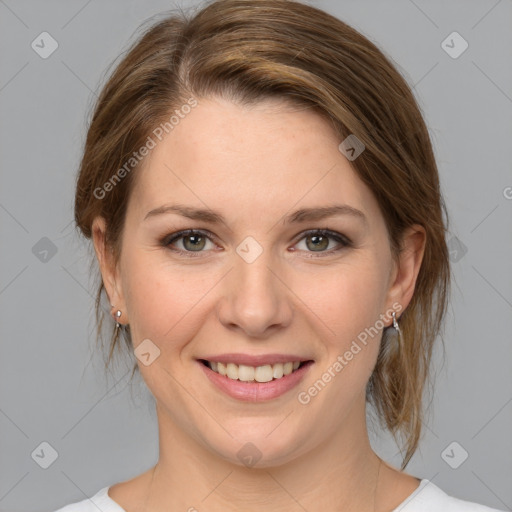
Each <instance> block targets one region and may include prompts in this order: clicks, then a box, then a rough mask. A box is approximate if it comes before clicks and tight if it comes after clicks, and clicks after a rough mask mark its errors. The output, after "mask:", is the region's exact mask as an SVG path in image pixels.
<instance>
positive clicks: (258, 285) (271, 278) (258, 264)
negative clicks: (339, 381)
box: [217, 250, 293, 339]
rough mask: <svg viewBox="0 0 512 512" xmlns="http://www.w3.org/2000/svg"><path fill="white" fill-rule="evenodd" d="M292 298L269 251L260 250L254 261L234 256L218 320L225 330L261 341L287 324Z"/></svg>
mask: <svg viewBox="0 0 512 512" xmlns="http://www.w3.org/2000/svg"><path fill="white" fill-rule="evenodd" d="M292 295H293V293H292V291H291V290H290V288H289V287H288V286H287V284H286V279H285V276H284V272H283V270H282V267H281V266H280V265H279V263H278V262H276V259H275V258H273V257H272V254H271V251H270V250H263V251H262V253H261V254H260V255H259V256H258V257H257V258H256V259H255V260H254V261H251V260H250V259H249V260H246V259H244V258H243V257H241V256H239V254H234V257H233V268H232V269H231V271H230V272H229V273H228V275H227V276H226V277H225V279H224V283H223V288H222V295H221V297H222V298H221V299H220V300H219V303H218V306H217V313H218V318H219V320H220V322H221V323H222V324H223V325H224V326H225V327H226V328H228V329H231V330H239V331H242V332H243V333H245V334H246V335H247V336H249V337H251V338H262V339H264V338H267V337H268V336H270V335H271V334H272V333H275V331H276V330H279V329H283V328H285V327H286V326H288V325H289V324H290V322H291V319H292V317H293V307H292V301H291V297H292Z"/></svg>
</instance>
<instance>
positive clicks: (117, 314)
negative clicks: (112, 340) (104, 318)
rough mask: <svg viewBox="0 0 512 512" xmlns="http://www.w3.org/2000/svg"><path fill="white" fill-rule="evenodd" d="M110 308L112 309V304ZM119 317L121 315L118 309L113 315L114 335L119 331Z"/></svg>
mask: <svg viewBox="0 0 512 512" xmlns="http://www.w3.org/2000/svg"><path fill="white" fill-rule="evenodd" d="M110 306H111V307H114V304H110ZM121 315H122V313H121V310H119V309H118V310H117V311H116V312H115V315H114V319H115V321H116V330H115V334H117V331H118V330H119V327H121V324H120V323H119V322H118V320H119V317H120V316H121Z"/></svg>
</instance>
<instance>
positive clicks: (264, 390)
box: [197, 361, 313, 402]
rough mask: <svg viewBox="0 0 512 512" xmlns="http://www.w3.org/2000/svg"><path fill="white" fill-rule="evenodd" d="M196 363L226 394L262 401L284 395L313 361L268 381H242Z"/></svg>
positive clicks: (299, 379)
mask: <svg viewBox="0 0 512 512" xmlns="http://www.w3.org/2000/svg"><path fill="white" fill-rule="evenodd" d="M197 363H198V364H199V366H200V367H201V369H202V370H203V372H204V373H205V375H206V376H207V377H208V378H209V379H210V382H212V383H213V384H215V386H217V387H218V388H219V389H220V390H221V391H224V393H226V394H227V395H229V396H231V397H233V398H236V399H238V400H242V401H245V402H263V401H265V400H272V399H273V398H277V397H279V396H281V395H284V394H285V393H286V392H287V391H290V390H291V389H293V388H294V387H295V386H297V385H298V384H299V382H300V381H301V380H302V379H303V378H304V377H305V375H306V373H307V372H308V371H309V368H310V366H311V365H312V364H313V361H308V362H307V363H306V364H304V365H303V366H301V367H300V368H298V369H297V370H295V371H294V372H292V373H290V374H289V375H284V376H283V377H281V378H280V379H273V380H271V381H270V382H244V381H241V380H233V379H230V378H229V377H226V376H225V375H221V374H220V373H217V372H214V371H213V370H212V369H211V368H210V367H209V366H206V365H204V364H203V363H202V362H201V361H197Z"/></svg>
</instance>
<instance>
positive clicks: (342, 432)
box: [144, 403, 381, 512]
mask: <svg viewBox="0 0 512 512" xmlns="http://www.w3.org/2000/svg"><path fill="white" fill-rule="evenodd" d="M157 412H158V423H159V432H160V457H159V461H158V463H157V465H156V466H155V468H154V472H153V473H152V478H151V482H150V483H149V484H148V488H147V492H146V494H147V498H148V499H147V502H146V508H145V510H144V512H160V511H164V510H166V511H168V510H186V511H190V512H196V511H200V510H203V509H204V510H222V511H224V512H235V511H239V510H244V512H256V511H260V510H262V509H266V510H272V512H281V511H283V512H284V511H286V512H290V511H292V512H293V511H295V510H296V511H297V512H299V511H300V512H304V510H333V509H334V508H335V509H336V510H343V511H344V512H350V511H358V512H373V511H374V510H375V506H376V504H375V499H376V490H377V483H378V476H379V470H380V462H381V461H380V459H379V457H377V455H376V454H375V453H374V452H373V450H372V448H371V446H370V442H369V439H368V435H367V430H366V417H365V408H364V403H363V407H360V408H359V410H358V411H353V413H351V415H350V416H349V417H347V421H346V422H345V423H344V426H343V428H342V429H338V431H335V432H333V435H332V436H330V437H329V439H328V440H327V441H325V442H324V443H322V444H318V445H317V446H316V447H315V448H314V449H313V450H309V451H308V452H304V453H301V454H299V455H295V454H291V455H290V456H289V460H288V461H285V462H281V463H275V464H271V463H268V464H267V465H266V467H259V465H258V464H257V465H256V466H254V467H245V466H243V465H239V464H235V463H233V462H231V461H229V460H226V459H224V458H222V457H220V456H218V455H216V454H215V453H212V450H211V449H207V448H206V447H205V446H204V445H203V444H201V443H200V442H198V441H197V440H196V439H194V438H193V437H192V436H191V435H190V433H187V432H185V431H183V430H182V429H180V428H178V426H177V425H176V424H175V423H174V422H173V421H172V419H171V418H170V417H169V415H168V414H166V412H165V411H163V410H162V408H160V407H159V406H158V405H157ZM232 441H233V442H234V441H235V440H234V439H233V440H232ZM234 444H235V443H234ZM236 444H237V446H238V445H240V446H242V445H241V444H240V443H236ZM237 449H239V448H237ZM299 449H300V447H299V448H298V449H297V452H296V453H298V452H299ZM333 504H335V506H333Z"/></svg>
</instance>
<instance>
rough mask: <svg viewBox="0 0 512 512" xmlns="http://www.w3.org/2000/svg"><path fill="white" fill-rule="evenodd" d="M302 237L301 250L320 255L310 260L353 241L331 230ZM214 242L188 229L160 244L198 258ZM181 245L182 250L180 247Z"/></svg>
mask: <svg viewBox="0 0 512 512" xmlns="http://www.w3.org/2000/svg"><path fill="white" fill-rule="evenodd" d="M301 235H302V237H301V238H300V239H298V241H299V242H300V241H302V240H305V241H306V242H305V247H306V248H305V249H301V250H305V252H309V253H319V254H317V255H315V254H310V255H309V256H307V257H309V258H318V257H323V256H329V255H332V254H334V253H337V252H339V251H341V250H342V249H344V248H346V247H351V246H352V242H351V240H350V239H348V238H347V237H346V236H344V235H342V234H341V233H338V232H336V231H331V230H329V229H311V230H309V231H306V232H305V233H302V234H301ZM214 240H216V237H215V235H214V234H213V233H211V232H210V231H208V230H196V229H187V230H184V231H178V232H176V233H172V234H170V235H167V236H165V237H164V238H163V239H162V240H161V241H160V243H161V245H162V246H164V247H167V248H168V249H169V250H171V251H174V252H177V253H179V254H180V255H183V256H185V257H190V258H197V257H199V256H201V253H203V252H209V251H204V250H203V249H205V248H206V247H207V244H208V243H210V244H212V245H213V241H214ZM332 240H334V241H336V242H337V243H338V247H335V248H334V249H332V248H331V249H329V250H327V249H328V247H329V245H330V241H332ZM173 244H176V245H178V247H173ZM180 244H181V248H180V247H179V245H180ZM296 245H297V244H296ZM295 250H296V249H293V251H295Z"/></svg>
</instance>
